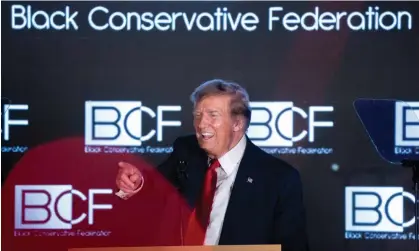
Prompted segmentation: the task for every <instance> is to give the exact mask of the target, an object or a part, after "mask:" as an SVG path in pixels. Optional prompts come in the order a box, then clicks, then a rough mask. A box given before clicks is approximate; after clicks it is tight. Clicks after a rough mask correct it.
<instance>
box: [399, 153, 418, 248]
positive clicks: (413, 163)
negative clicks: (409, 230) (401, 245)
mask: <svg viewBox="0 0 419 251" xmlns="http://www.w3.org/2000/svg"><path fill="white" fill-rule="evenodd" d="M402 166H403V167H407V168H412V171H413V176H412V181H413V185H414V187H413V189H414V190H415V241H416V251H419V238H418V235H419V160H411V159H405V160H403V161H402Z"/></svg>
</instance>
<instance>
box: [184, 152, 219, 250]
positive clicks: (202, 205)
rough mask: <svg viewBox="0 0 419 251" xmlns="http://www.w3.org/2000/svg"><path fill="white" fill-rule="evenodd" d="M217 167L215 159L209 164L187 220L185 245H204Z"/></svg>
mask: <svg viewBox="0 0 419 251" xmlns="http://www.w3.org/2000/svg"><path fill="white" fill-rule="evenodd" d="M218 167H220V162H218V160H217V159H216V160H213V161H212V162H211V165H210V167H209V168H208V170H207V173H206V175H205V180H204V185H203V187H202V194H201V197H200V200H199V201H198V203H197V206H196V208H195V210H194V211H193V212H192V215H191V217H190V219H189V223H188V230H187V233H186V238H185V244H186V245H202V244H203V243H204V239H205V232H206V230H207V227H208V224H209V218H210V214H211V209H212V202H213V199H214V194H215V188H216V185H217V172H216V170H215V169H216V168H218Z"/></svg>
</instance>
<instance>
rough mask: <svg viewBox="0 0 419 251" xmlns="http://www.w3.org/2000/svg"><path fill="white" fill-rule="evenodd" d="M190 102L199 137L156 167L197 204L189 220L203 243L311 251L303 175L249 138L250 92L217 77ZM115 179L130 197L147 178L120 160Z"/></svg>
mask: <svg viewBox="0 0 419 251" xmlns="http://www.w3.org/2000/svg"><path fill="white" fill-rule="evenodd" d="M191 99H192V102H193V104H194V112H193V117H194V127H195V131H196V134H195V135H191V136H184V137H179V138H177V139H176V140H175V142H174V144H173V152H172V154H171V155H170V156H169V158H168V159H167V160H166V161H165V162H163V163H162V164H161V165H160V166H159V167H158V169H159V171H160V172H161V173H162V174H163V175H164V176H165V177H166V179H167V180H169V181H170V182H171V183H172V184H173V185H174V186H176V187H178V188H179V190H180V192H181V193H182V195H183V196H184V198H185V199H186V200H187V202H188V203H189V205H190V206H191V208H195V210H194V213H193V215H192V216H191V218H192V217H193V218H194V219H196V221H197V222H198V223H199V225H200V226H201V227H202V229H204V234H203V236H202V238H201V237H200V238H201V239H199V240H198V241H199V242H200V243H201V244H204V245H233V244H235V245H244V244H281V245H282V250H284V251H291V250H293V251H294V250H295V251H297V250H298V251H306V250H308V241H307V235H306V219H305V209H304V205H303V197H302V184H301V179H300V175H299V172H298V171H297V170H296V169H294V168H293V167H292V166H290V165H289V164H287V163H286V162H284V161H282V160H280V159H278V158H275V157H273V156H271V155H269V154H267V153H266V152H264V151H263V150H262V149H260V148H259V147H257V146H256V145H254V144H253V143H252V142H251V141H250V140H249V139H248V138H247V136H246V130H247V128H248V126H249V123H250V118H251V110H250V107H249V97H248V94H247V92H246V91H245V90H244V89H243V88H242V87H241V86H240V85H238V84H236V83H232V82H227V81H223V80H219V79H215V80H211V81H208V82H205V83H204V84H202V85H200V86H199V87H198V88H197V89H196V90H195V91H194V92H193V94H192V95H191ZM116 183H117V186H118V188H119V189H120V192H119V194H120V195H121V196H122V197H123V198H125V199H127V198H129V197H131V196H133V195H134V194H136V193H137V192H139V191H140V190H141V188H142V187H143V185H144V184H146V183H147V179H146V178H144V174H143V173H141V171H140V170H139V169H138V168H137V167H135V166H133V165H131V164H129V163H120V168H119V172H118V175H117V178H116ZM195 241H196V239H195Z"/></svg>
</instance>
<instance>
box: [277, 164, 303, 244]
mask: <svg viewBox="0 0 419 251" xmlns="http://www.w3.org/2000/svg"><path fill="white" fill-rule="evenodd" d="M282 184H283V185H282V187H281V188H280V198H279V199H278V201H277V204H276V207H275V216H274V224H275V226H274V229H275V230H274V234H275V235H274V236H275V237H274V238H275V243H280V244H281V245H282V250H283V251H308V250H309V248H308V238H307V234H306V216H305V208H304V204H303V191H302V190H303V189H302V184H301V178H300V174H299V172H298V171H297V170H295V169H292V171H291V172H290V174H289V175H288V177H287V178H285V182H283V183H282Z"/></svg>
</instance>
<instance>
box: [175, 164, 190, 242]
mask: <svg viewBox="0 0 419 251" xmlns="http://www.w3.org/2000/svg"><path fill="white" fill-rule="evenodd" d="M187 168H188V162H186V161H184V160H180V161H179V164H178V167H177V169H176V174H177V188H178V191H179V192H180V193H181V194H183V189H184V187H183V182H184V181H186V180H187V179H188V173H187V172H186V171H187ZM179 212H180V242H181V246H184V236H183V210H182V203H179Z"/></svg>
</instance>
